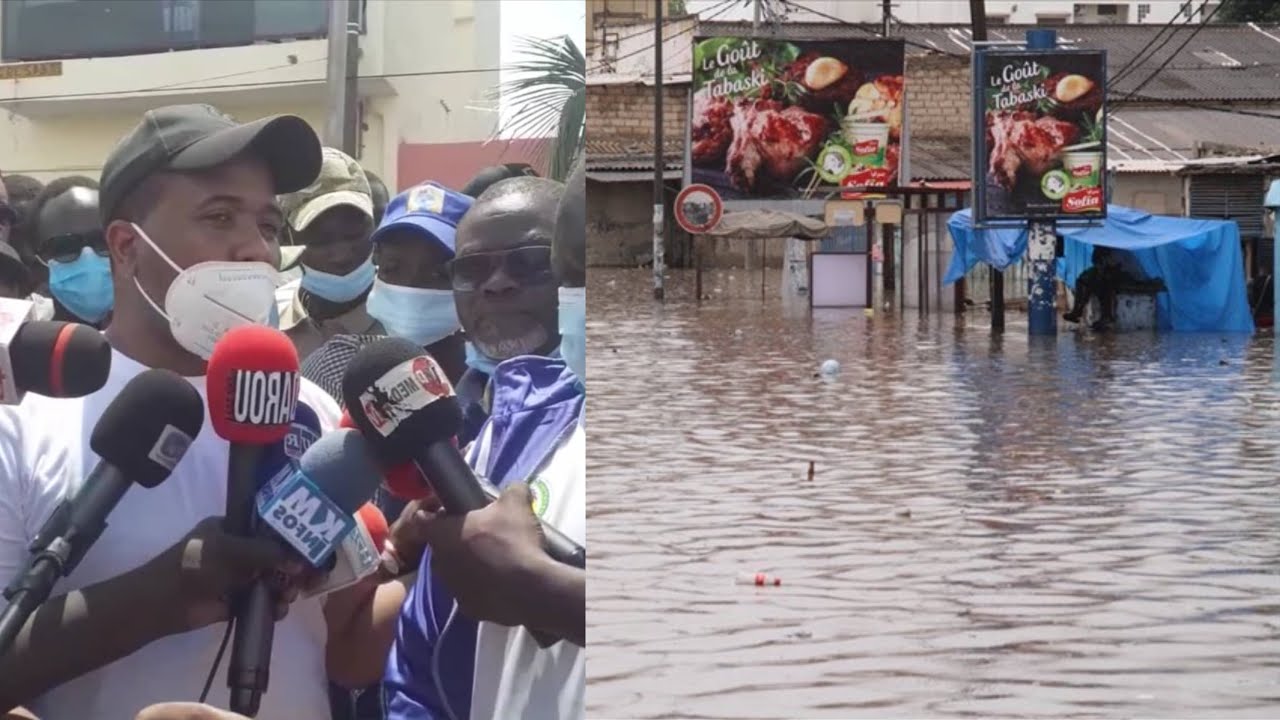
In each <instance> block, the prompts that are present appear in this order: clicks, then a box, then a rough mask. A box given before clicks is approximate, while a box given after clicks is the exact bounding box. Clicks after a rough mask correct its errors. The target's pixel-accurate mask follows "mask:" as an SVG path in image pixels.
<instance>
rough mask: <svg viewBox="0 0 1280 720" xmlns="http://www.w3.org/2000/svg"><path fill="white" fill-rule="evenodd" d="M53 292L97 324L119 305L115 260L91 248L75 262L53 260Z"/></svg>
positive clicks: (51, 291)
mask: <svg viewBox="0 0 1280 720" xmlns="http://www.w3.org/2000/svg"><path fill="white" fill-rule="evenodd" d="M49 292H50V293H51V294H52V295H53V297H54V298H55V299H56V300H57V301H58V302H60V303H62V306H63V307H65V308H66V309H68V310H70V311H71V312H72V313H73V314H75V316H76V317H78V318H80V319H82V320H85V321H86V322H91V323H96V322H98V321H99V320H101V319H102V318H104V317H106V316H107V313H109V312H111V307H112V306H113V305H114V304H115V297H116V296H115V290H114V289H113V288H112V286H111V263H110V262H109V261H108V260H107V259H106V258H105V257H103V256H101V255H99V254H98V253H96V252H94V251H93V250H92V249H91V248H87V247H86V248H84V249H82V250H81V251H80V257H78V258H76V259H75V260H72V261H71V262H59V261H57V260H54V261H51V262H50V263H49Z"/></svg>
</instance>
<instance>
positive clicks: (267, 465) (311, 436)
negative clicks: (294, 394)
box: [254, 401, 320, 527]
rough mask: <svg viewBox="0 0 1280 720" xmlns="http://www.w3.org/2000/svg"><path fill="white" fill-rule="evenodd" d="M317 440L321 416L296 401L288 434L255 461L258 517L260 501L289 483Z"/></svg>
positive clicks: (255, 498) (308, 406)
mask: <svg viewBox="0 0 1280 720" xmlns="http://www.w3.org/2000/svg"><path fill="white" fill-rule="evenodd" d="M319 439H320V416H319V415H317V414H316V411H315V410H312V409H311V406H310V405H307V404H306V403H304V402H302V401H299V402H298V405H297V407H295V408H294V411H293V421H292V422H290V423H289V432H288V433H287V434H285V436H284V440H282V441H280V442H278V443H276V444H275V445H268V446H267V447H266V448H265V449H263V451H262V455H261V456H260V457H259V459H258V465H257V470H256V472H255V474H254V477H255V479H256V480H257V488H258V491H257V495H255V496H254V502H255V504H256V505H257V511H258V514H259V515H261V514H262V511H263V510H264V507H263V505H262V503H263V500H264V499H266V498H269V497H271V496H272V494H274V493H275V492H276V491H277V490H279V488H280V486H281V485H283V484H284V482H285V481H286V480H288V479H289V476H291V475H293V474H294V473H295V472H297V471H298V468H300V467H302V456H303V454H304V453H306V452H307V448H310V447H311V446H312V445H314V444H315V442H316V440H319ZM254 521H255V525H256V526H258V527H260V524H259V523H258V522H257V521H258V518H257V517H255V518H254Z"/></svg>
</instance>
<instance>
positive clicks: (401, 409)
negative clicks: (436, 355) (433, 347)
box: [360, 355, 453, 437]
mask: <svg viewBox="0 0 1280 720" xmlns="http://www.w3.org/2000/svg"><path fill="white" fill-rule="evenodd" d="M452 395H453V387H452V386H451V385H450V384H449V381H448V380H447V379H445V375H444V371H443V370H441V369H440V366H439V365H437V364H436V362H435V360H432V359H431V358H430V357H427V356H426V355H419V356H417V357H415V358H412V359H410V360H406V361H405V362H402V363H400V364H399V365H396V366H395V367H393V368H391V369H390V370H388V371H387V372H386V374H384V375H383V376H382V377H380V378H378V379H377V380H376V381H375V382H374V383H373V387H370V388H368V389H367V390H365V391H364V392H363V393H361V394H360V406H361V409H362V410H364V414H365V417H367V418H369V423H370V424H371V425H373V428H374V429H375V430H377V431H378V433H379V434H381V435H382V436H384V437H388V436H390V435H391V433H393V432H395V429H396V428H397V427H399V426H400V423H401V421H403V420H404V419H405V418H407V417H409V416H410V415H413V414H414V413H415V412H417V411H419V410H421V409H422V408H424V407H426V406H428V405H430V404H431V403H433V402H435V401H437V400H439V399H441V398H445V397H449V396H452Z"/></svg>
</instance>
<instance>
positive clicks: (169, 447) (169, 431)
mask: <svg viewBox="0 0 1280 720" xmlns="http://www.w3.org/2000/svg"><path fill="white" fill-rule="evenodd" d="M189 447H191V436H190V435H188V434H186V433H184V432H182V431H181V430H179V429H178V428H176V427H174V426H172V425H165V426H164V430H162V431H160V437H159V438H158V439H156V444H155V445H153V446H152V447H151V452H149V453H147V457H148V458H149V459H150V460H151V462H153V463H155V464H157V465H159V466H160V467H162V468H164V469H165V470H168V471H169V472H173V468H174V467H176V466H177V464H178V461H180V460H182V456H183V455H186V454H187V448H189Z"/></svg>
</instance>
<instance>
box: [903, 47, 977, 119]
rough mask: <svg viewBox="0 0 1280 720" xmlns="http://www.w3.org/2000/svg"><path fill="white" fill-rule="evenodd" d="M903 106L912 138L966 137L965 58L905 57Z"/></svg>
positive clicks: (944, 56)
mask: <svg viewBox="0 0 1280 720" xmlns="http://www.w3.org/2000/svg"><path fill="white" fill-rule="evenodd" d="M907 107H908V112H909V113H910V119H909V122H910V123H911V136H912V137H919V138H940V137H953V138H954V137H963V138H967V137H969V127H970V126H971V125H972V122H971V121H970V117H969V60H968V58H955V57H948V56H946V55H928V56H923V57H909V58H907Z"/></svg>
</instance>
